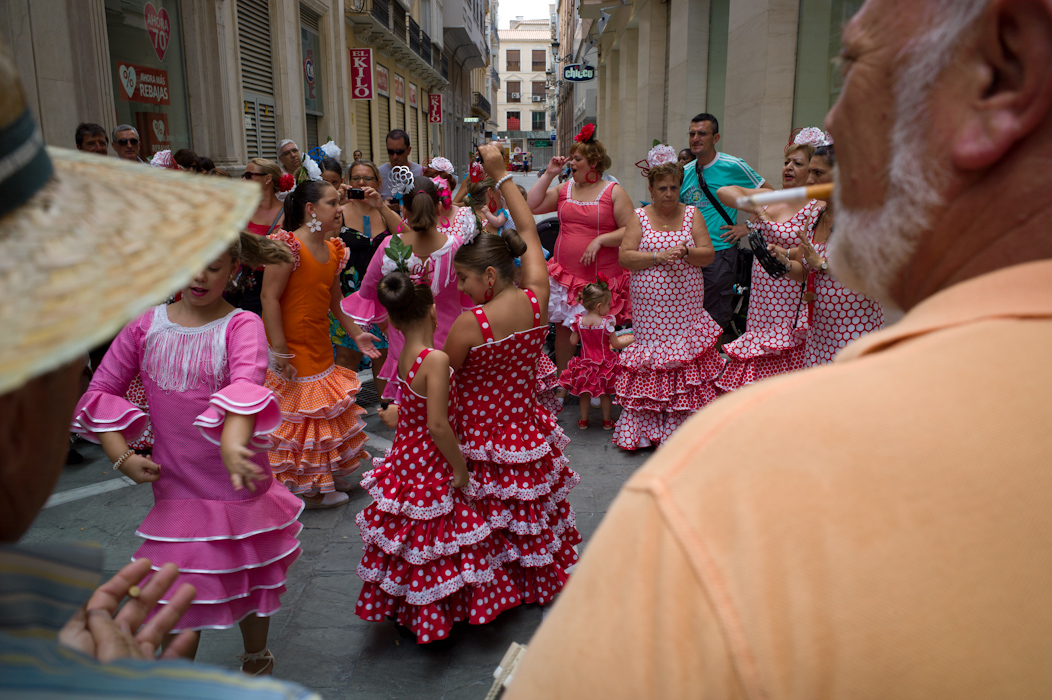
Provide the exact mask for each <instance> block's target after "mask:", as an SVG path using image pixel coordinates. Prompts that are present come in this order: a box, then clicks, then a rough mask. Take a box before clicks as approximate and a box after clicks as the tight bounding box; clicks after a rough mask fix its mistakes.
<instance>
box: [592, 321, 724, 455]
mask: <svg viewBox="0 0 1052 700" xmlns="http://www.w3.org/2000/svg"><path fill="white" fill-rule="evenodd" d="M721 333H722V329H721V328H720V327H719V325H718V324H717V323H716V322H715V321H713V320H712V317H711V316H709V315H708V314H705V315H704V316H703V317H702V319H701V320H700V321H699V322H698V323H697V324H696V325H695V326H694V327H693V328H692V329H690V330H688V331H687V332H686V333H683V334H679V335H674V336H671V337H669V338H661V339H658V340H642V339H640V337H639V336H638V335H637V336H636V341H635V342H634V343H633V344H632V345H629V346H628V347H627V348H625V349H624V350H622V351H621V355H620V369H619V371H618V375H617V380H616V387H617V403H619V404H620V405H621V406H622V410H621V415H620V416H618V419H617V423H616V425H615V426H614V435H613V442H614V444H615V445H617V446H618V447H620V448H622V449H625V450H635V449H638V448H640V447H649V446H651V445H659V444H661V443H663V442H665V441H666V440H668V438H669V437H670V436H671V435H672V433H673V432H675V430H676V429H677V428H679V426H680V425H682V424H683V423H684V422H686V420H687V419H688V418H690V417H691V415H693V414H694V413H695V412H697V411H699V410H700V409H701V408H702V407H703V406H705V405H706V404H708V403H709V402H711V401H712V400H713V399H715V398H716V397H717V395H718V392H717V391H716V387H715V385H714V383H713V382H714V381H715V379H716V377H718V376H719V373H720V370H722V369H723V360H722V358H721V357H720V355H719V352H718V351H717V350H716V343H717V341H718V340H719V338H720V335H721Z"/></svg>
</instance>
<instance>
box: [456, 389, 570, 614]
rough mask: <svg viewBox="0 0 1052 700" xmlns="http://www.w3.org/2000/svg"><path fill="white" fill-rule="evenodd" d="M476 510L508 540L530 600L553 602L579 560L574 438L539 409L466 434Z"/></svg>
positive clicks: (515, 572)
mask: <svg viewBox="0 0 1052 700" xmlns="http://www.w3.org/2000/svg"><path fill="white" fill-rule="evenodd" d="M462 432H463V443H464V446H463V448H462V449H463V451H464V456H465V457H466V458H467V460H468V469H469V470H470V471H471V474H472V478H473V479H474V480H475V481H476V482H477V483H478V486H477V488H476V489H475V493H474V502H473V505H474V506H475V510H476V511H478V513H479V514H480V515H481V516H482V517H483V518H485V520H486V522H487V523H489V525H490V527H492V528H493V529H494V530H497V531H499V532H500V533H501V534H502V535H504V537H505V538H506V541H507V547H508V550H507V551H508V554H507V555H506V558H507V559H508V561H509V563H508V564H507V565H505V569H506V570H507V572H508V573H509V575H510V576H511V579H512V581H514V582H515V584H516V585H517V587H518V589H519V591H520V592H521V594H522V602H524V603H540V604H542V605H543V604H546V603H549V602H551V601H552V600H553V599H554V598H555V596H556V594H557V593H558V592H559V591H560V590H562V587H563V585H564V584H565V583H566V580H567V574H568V572H569V570H571V569H572V568H573V566H574V565H576V563H577V551H576V549H575V545H577V544H580V542H581V535H580V533H578V532H577V528H576V520H577V516H576V514H575V513H574V510H573V508H572V507H571V506H570V504H569V503H568V502H567V500H566V498H567V496H568V495H569V493H570V491H571V490H572V489H573V488H574V487H575V486H577V484H579V483H581V477H580V475H578V474H577V473H576V472H574V471H573V470H572V469H570V467H569V461H568V460H567V459H566V457H564V456H563V452H562V451H563V449H564V448H565V447H566V446H567V445H568V444H569V443H570V439H569V438H568V437H566V435H565V434H564V433H563V431H562V428H560V427H559V426H558V424H557V423H556V422H555V418H554V417H553V416H552V414H550V413H549V412H548V411H546V410H545V409H543V408H541V407H540V406H536V407H535V408H534V413H533V418H532V420H526V421H524V422H522V423H509V424H505V425H503V426H499V427H498V428H497V429H496V430H491V429H484V428H481V427H476V426H473V425H471V424H467V425H466V426H464V427H463V429H462Z"/></svg>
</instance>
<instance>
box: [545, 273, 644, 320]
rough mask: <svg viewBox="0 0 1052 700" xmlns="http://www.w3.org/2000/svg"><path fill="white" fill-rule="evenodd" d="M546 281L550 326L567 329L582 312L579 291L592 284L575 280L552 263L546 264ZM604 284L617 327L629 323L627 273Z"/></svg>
mask: <svg viewBox="0 0 1052 700" xmlns="http://www.w3.org/2000/svg"><path fill="white" fill-rule="evenodd" d="M548 280H549V282H550V284H551V295H550V296H549V297H548V320H549V321H550V322H552V323H561V324H562V325H564V326H566V327H567V328H569V327H570V325H571V324H572V323H573V320H574V318H575V317H576V316H577V315H578V314H583V313H584V312H585V310H584V307H583V306H581V304H580V303H579V295H580V293H581V289H583V288H584V286H585V285H586V284H591V283H592V282H595V280H594V279H585V278H583V277H578V276H577V275H574V274H573V273H572V272H570V271H569V270H567V269H566V268H565V267H563V266H562V265H560V264H559V263H557V262H555V261H554V260H549V261H548ZM606 282H607V285H608V286H609V287H610V313H611V314H613V315H614V317H615V318H616V319H617V323H618V325H621V324H625V323H628V322H629V321H630V320H631V319H632V300H631V298H630V296H629V291H628V285H629V275H628V273H627V272H626V273H625V274H622V275H618V276H617V277H613V278H611V279H608V280H607V281H606Z"/></svg>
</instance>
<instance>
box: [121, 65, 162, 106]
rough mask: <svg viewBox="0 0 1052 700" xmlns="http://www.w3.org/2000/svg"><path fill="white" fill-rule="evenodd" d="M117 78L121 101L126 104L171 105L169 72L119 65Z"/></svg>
mask: <svg viewBox="0 0 1052 700" xmlns="http://www.w3.org/2000/svg"><path fill="white" fill-rule="evenodd" d="M117 77H118V78H119V79H120V83H121V91H120V93H121V100H123V101H124V102H144V103H146V104H149V105H166V104H168V103H169V102H168V71H164V70H158V69H157V68H147V67H145V66H136V65H133V64H131V63H118V64H117Z"/></svg>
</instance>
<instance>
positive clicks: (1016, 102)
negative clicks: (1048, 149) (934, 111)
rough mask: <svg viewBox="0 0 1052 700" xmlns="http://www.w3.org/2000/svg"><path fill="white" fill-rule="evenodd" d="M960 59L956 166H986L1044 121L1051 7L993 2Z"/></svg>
mask: <svg viewBox="0 0 1052 700" xmlns="http://www.w3.org/2000/svg"><path fill="white" fill-rule="evenodd" d="M974 31H975V32H976V35H975V40H974V44H973V45H972V46H970V47H969V48H968V49H966V50H967V51H968V52H969V53H970V54H971V55H970V56H966V57H964V61H963V63H964V65H965V71H966V73H965V87H966V96H967V99H968V102H967V103H966V104H964V105H963V107H964V109H965V110H966V116H965V117H964V119H963V120H962V122H961V124H960V126H959V128H958V132H957V133H956V134H954V135H953V141H952V143H951V154H952V157H953V163H954V165H955V166H956V167H959V168H961V169H964V170H970V169H978V168H986V167H989V166H990V165H992V164H993V163H996V162H997V161H998V160H1000V159H1001V158H1002V157H1004V155H1005V154H1006V153H1007V152H1008V151H1009V150H1011V149H1012V148H1013V147H1014V146H1015V145H1016V144H1017V143H1018V142H1019V141H1022V140H1024V139H1025V138H1027V137H1028V136H1029V135H1030V134H1031V133H1032V132H1033V131H1034V130H1035V129H1038V128H1040V127H1041V126H1042V125H1044V124H1046V123H1047V121H1048V116H1049V110H1050V109H1052V70H1050V68H1052V3H1050V2H1047V1H1040V0H1039V1H1035V0H993V2H991V3H990V5H989V7H987V9H986V11H985V12H984V13H983V14H982V15H981V16H980V17H979V19H978V20H977V21H976V24H975V29H974Z"/></svg>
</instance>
